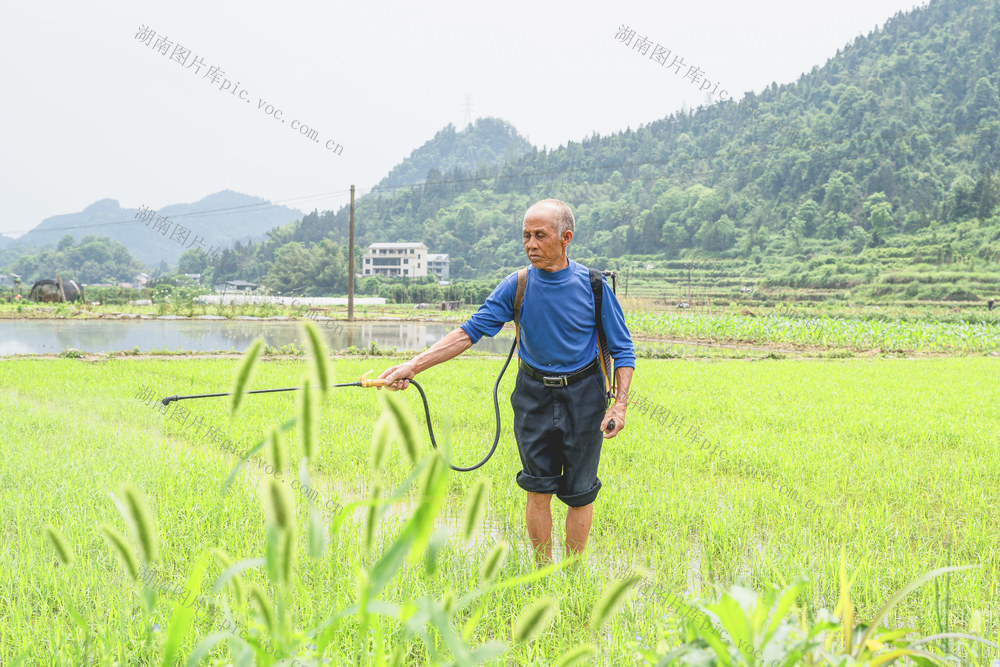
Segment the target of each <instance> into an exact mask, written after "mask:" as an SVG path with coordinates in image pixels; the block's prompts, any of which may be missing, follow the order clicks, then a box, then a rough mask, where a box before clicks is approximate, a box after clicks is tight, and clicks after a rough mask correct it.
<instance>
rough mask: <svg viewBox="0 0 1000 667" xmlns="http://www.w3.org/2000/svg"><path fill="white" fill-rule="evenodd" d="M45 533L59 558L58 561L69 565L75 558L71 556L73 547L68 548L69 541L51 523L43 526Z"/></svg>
mask: <svg viewBox="0 0 1000 667" xmlns="http://www.w3.org/2000/svg"><path fill="white" fill-rule="evenodd" d="M45 535H46V536H47V537H48V538H49V542H51V543H52V546H53V548H54V549H55V550H56V556H57V557H58V558H59V562H60V563H62V564H63V565H70V564H72V563H73V561H74V560H75V558H74V556H73V549H71V548H70V546H69V542H67V541H66V538H65V537H63V534H62V533H60V532H59V529H58V528H56V527H55V526H53V525H52V524H51V523H50V524H46V526H45Z"/></svg>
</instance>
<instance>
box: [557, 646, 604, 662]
mask: <svg viewBox="0 0 1000 667" xmlns="http://www.w3.org/2000/svg"><path fill="white" fill-rule="evenodd" d="M595 655H597V649H596V648H595V647H594V645H593V644H581V645H580V646H577V647H576V648H573V649H570V650H568V651H566V652H565V653H563V654H562V657H560V658H559V660H558V661H556V667H575V666H576V665H582V664H583V663H585V662H587V661H588V660H590V659H591V658H593V657H594V656H595Z"/></svg>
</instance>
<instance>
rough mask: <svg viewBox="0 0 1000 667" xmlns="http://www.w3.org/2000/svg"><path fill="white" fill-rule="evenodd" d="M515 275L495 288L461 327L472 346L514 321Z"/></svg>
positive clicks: (508, 277)
mask: <svg viewBox="0 0 1000 667" xmlns="http://www.w3.org/2000/svg"><path fill="white" fill-rule="evenodd" d="M516 290H517V274H516V273H512V274H510V275H509V276H507V277H506V278H504V279H503V280H501V281H500V284H499V285H497V286H496V289H494V290H493V292H492V293H491V294H490V295H489V297H487V299H486V301H485V302H484V303H483V305H481V306H480V307H479V310H477V311H476V312H475V313H474V314H473V315H472V317H470V318H469V319H468V320H466V322H465V323H464V324H463V325H462V326H461V329H462V331H464V332H465V333H466V334H468V335H469V340H471V341H472V342H473V344H475V343H477V342H479V339H480V338H482V337H483V336H495V335H496V334H497V332H499V331H500V329H502V328H503V325H504V324H506V323H507V322H510V321H512V320H513V319H514V292H515V291H516Z"/></svg>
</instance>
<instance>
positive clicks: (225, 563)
mask: <svg viewBox="0 0 1000 667" xmlns="http://www.w3.org/2000/svg"><path fill="white" fill-rule="evenodd" d="M212 555H213V556H214V557H215V560H216V561H217V562H218V563H219V565H221V566H222V574H221V575H219V578H218V579H216V584H215V585H213V586H212V592H213V593H217V592H218V591H219V590H222V587H221V586H219V587H218V588H216V586H217V585H218V581H219V579H222V578H223V577H225V578H226V580H228V581H229V582H230V586H231V587H232V589H233V600H234V601H235V603H236V604H235V605H234V606H236V607H237V608H242V607H243V605H244V604H245V603H246V589H245V588H244V587H243V579H242V578H241V577H240V575H239V573H240V572H242V571H243V570H245V569H247V568H249V567H253V565H252V564H250V563H251V561H241V562H240V565H244V564H246V565H245V566H244V567H234V565H233V559H232V558H230V557H229V556H228V555H227V554H226V552H225V551H223V550H222V549H213V550H212ZM256 560H257V562H258V563H263V562H264V560H263V559H261V558H258V559H256ZM230 571H231V574H230ZM227 574H228V576H226V575H227Z"/></svg>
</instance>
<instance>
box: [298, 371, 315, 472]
mask: <svg viewBox="0 0 1000 667" xmlns="http://www.w3.org/2000/svg"><path fill="white" fill-rule="evenodd" d="M299 393H300V394H301V396H300V397H299V398H300V400H299V428H300V431H301V434H302V455H303V456H305V457H306V459H308V461H309V463H310V464H312V463H315V462H316V413H317V411H318V409H319V408H318V406H317V405H316V392H315V391H314V390H313V387H312V380H310V379H309V378H306V379H305V381H304V382H303V383H302V391H301V392H299Z"/></svg>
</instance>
